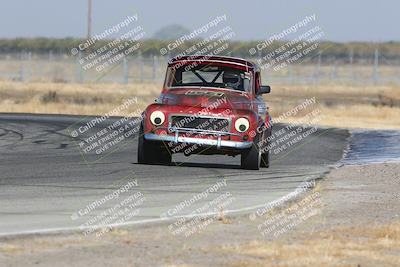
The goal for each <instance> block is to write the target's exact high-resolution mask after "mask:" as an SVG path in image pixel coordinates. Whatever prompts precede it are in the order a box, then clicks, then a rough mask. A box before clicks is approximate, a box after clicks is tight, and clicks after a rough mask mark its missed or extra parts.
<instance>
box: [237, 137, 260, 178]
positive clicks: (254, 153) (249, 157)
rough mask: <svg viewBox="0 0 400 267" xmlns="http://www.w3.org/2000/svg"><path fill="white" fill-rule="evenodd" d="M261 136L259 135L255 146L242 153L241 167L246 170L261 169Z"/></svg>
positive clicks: (254, 142) (255, 140) (254, 143)
mask: <svg viewBox="0 0 400 267" xmlns="http://www.w3.org/2000/svg"><path fill="white" fill-rule="evenodd" d="M259 140H260V136H259V135H258V134H257V135H256V137H255V138H254V141H253V145H252V146H251V148H249V149H248V150H246V151H244V152H242V156H241V167H242V168H243V169H246V170H258V169H259V168H260V161H261V150H260V149H258V142H259Z"/></svg>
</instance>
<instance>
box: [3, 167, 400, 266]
mask: <svg viewBox="0 0 400 267" xmlns="http://www.w3.org/2000/svg"><path fill="white" fill-rule="evenodd" d="M399 189H400V164H372V165H363V166H344V167H341V168H338V169H336V170H333V171H332V172H331V173H330V174H329V175H328V177H326V178H325V179H324V180H323V181H322V182H321V183H320V184H318V185H317V187H316V188H315V190H314V191H313V192H310V194H309V195H308V196H311V195H312V194H318V195H319V196H320V202H318V205H315V206H313V207H312V210H313V211H316V214H315V215H313V216H311V217H310V218H307V219H305V220H304V221H302V222H301V223H299V224H297V225H295V226H293V227H292V228H287V229H286V230H287V231H286V232H284V233H282V234H280V235H276V236H274V234H273V232H271V234H268V235H265V236H263V235H262V234H261V232H260V231H259V230H258V225H259V224H260V223H262V222H263V221H264V220H265V218H266V217H262V218H257V219H255V220H253V221H251V220H250V219H249V216H248V215H246V216H239V217H220V220H217V221H214V222H212V223H211V224H210V225H208V226H207V227H205V228H204V229H203V231H201V232H199V233H195V234H193V235H192V236H189V237H184V236H182V235H180V236H174V235H172V234H171V232H170V231H169V230H168V225H154V226H152V225H148V226H145V227H141V228H139V227H132V228H124V229H114V230H112V231H111V232H110V233H108V234H106V235H105V236H104V237H102V238H101V239H96V238H94V237H89V238H88V237H84V236H83V235H82V234H79V233H75V234H57V235H43V236H25V237H13V238H3V239H1V240H0V266H32V265H33V266H75V267H79V266H400V211H399V207H400V205H399V203H400V193H399V192H400V190H399ZM306 198H307V196H304V197H303V198H302V199H299V200H298V201H297V202H294V203H291V204H290V206H288V207H289V208H290V207H293V206H294V205H297V204H300V203H302V202H301V201H304V200H305V199H306ZM284 211H285V209H284ZM274 212H276V213H275V214H279V212H280V211H274ZM275 233H276V231H275Z"/></svg>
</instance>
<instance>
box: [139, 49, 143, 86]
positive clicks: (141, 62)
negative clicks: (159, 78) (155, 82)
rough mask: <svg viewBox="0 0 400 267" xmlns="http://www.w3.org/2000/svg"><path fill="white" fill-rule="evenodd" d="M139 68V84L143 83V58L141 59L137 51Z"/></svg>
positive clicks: (140, 54)
mask: <svg viewBox="0 0 400 267" xmlns="http://www.w3.org/2000/svg"><path fill="white" fill-rule="evenodd" d="M138 59H139V68H140V82H143V71H144V70H143V64H144V62H143V57H142V53H141V52H140V51H139V58H138Z"/></svg>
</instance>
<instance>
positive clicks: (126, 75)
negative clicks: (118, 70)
mask: <svg viewBox="0 0 400 267" xmlns="http://www.w3.org/2000/svg"><path fill="white" fill-rule="evenodd" d="M123 71H124V75H123V83H128V82H129V65H128V60H127V59H126V56H125V57H124V59H123Z"/></svg>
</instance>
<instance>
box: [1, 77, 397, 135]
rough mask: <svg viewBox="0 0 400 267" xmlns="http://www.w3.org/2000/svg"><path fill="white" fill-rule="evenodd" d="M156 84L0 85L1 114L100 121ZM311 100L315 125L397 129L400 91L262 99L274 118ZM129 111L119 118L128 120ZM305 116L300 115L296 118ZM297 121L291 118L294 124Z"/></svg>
mask: <svg viewBox="0 0 400 267" xmlns="http://www.w3.org/2000/svg"><path fill="white" fill-rule="evenodd" d="M161 86H162V85H161V84H160V83H154V82H148V83H135V84H128V85H125V84H117V83H95V84H90V83H88V84H69V83H45V82H36V83H21V82H13V81H7V80H3V81H0V104H1V105H0V112H24V113H48V114H75V115H100V114H104V113H106V112H109V111H110V110H112V109H114V108H115V107H116V106H118V105H120V104H122V102H123V100H124V99H127V98H130V97H137V98H138V105H137V106H136V107H132V108H134V109H135V110H136V109H138V108H139V109H144V108H145V107H146V106H147V105H148V104H150V103H152V102H153V101H154V99H155V98H156V97H157V96H158V94H159V92H160V90H161ZM310 97H316V99H317V101H318V108H319V109H320V110H321V111H322V115H323V120H322V121H319V122H318V124H320V125H325V126H336V127H347V128H393V129H399V128H400V88H399V87H395V86H378V87H375V86H369V87H357V86H343V85H321V86H295V85H291V86H279V85H277V86H274V87H273V91H272V93H271V94H270V95H268V96H266V97H265V99H266V101H267V103H268V105H269V106H270V111H271V113H272V115H273V116H278V115H280V114H282V113H283V112H286V111H288V110H290V109H291V108H293V107H294V106H296V105H298V104H300V103H301V102H302V101H303V100H304V99H305V98H310ZM129 111H132V110H128V111H126V112H125V113H121V114H120V115H127V114H128V113H129ZM302 115H304V114H299V117H301V116H302ZM294 121H296V118H295V120H294Z"/></svg>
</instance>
